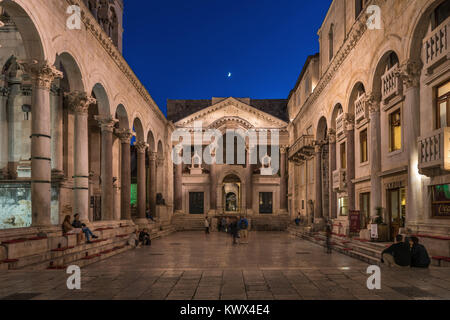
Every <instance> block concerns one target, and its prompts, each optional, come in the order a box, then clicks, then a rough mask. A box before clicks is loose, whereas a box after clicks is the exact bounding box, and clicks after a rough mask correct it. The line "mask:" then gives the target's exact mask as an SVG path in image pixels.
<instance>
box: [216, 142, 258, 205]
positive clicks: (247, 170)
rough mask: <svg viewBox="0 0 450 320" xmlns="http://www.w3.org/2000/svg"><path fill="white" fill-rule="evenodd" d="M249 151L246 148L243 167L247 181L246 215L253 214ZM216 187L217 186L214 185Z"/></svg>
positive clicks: (251, 173) (251, 166)
mask: <svg viewBox="0 0 450 320" xmlns="http://www.w3.org/2000/svg"><path fill="white" fill-rule="evenodd" d="M251 152H252V151H251V150H250V149H249V148H247V157H246V158H247V159H246V161H247V162H246V167H245V177H246V180H247V183H246V196H247V197H246V198H247V199H246V202H247V204H246V207H247V213H248V214H253V164H251ZM216 185H217V184H216Z"/></svg>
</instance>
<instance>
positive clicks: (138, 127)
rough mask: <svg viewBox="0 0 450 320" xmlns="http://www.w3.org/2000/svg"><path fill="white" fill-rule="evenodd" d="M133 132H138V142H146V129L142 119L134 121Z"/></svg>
mask: <svg viewBox="0 0 450 320" xmlns="http://www.w3.org/2000/svg"><path fill="white" fill-rule="evenodd" d="M133 130H134V132H136V140H137V141H145V137H144V128H143V126H142V122H141V119H140V118H134V120H133Z"/></svg>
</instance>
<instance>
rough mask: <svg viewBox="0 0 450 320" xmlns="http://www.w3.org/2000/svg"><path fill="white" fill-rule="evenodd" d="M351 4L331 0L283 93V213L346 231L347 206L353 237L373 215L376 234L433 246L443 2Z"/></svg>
mask: <svg viewBox="0 0 450 320" xmlns="http://www.w3.org/2000/svg"><path fill="white" fill-rule="evenodd" d="M357 3H358V1H353V0H352V1H350V0H335V1H333V3H332V4H331V6H330V9H329V11H328V14H327V16H326V17H325V20H324V21H323V24H322V27H321V28H320V30H319V32H318V35H319V43H320V53H318V54H316V55H314V56H311V57H310V58H308V60H307V62H306V64H305V66H304V69H303V71H302V74H301V75H300V77H299V80H298V82H297V84H296V86H295V88H294V89H293V90H292V91H291V93H290V95H289V103H288V110H289V117H290V120H291V122H290V124H289V136H290V150H289V159H290V162H289V177H290V180H289V205H290V214H291V216H292V217H295V216H297V214H298V213H300V214H301V215H302V216H304V220H305V221H306V222H307V223H308V224H312V225H315V226H320V225H321V224H322V222H323V221H324V219H328V218H330V219H332V220H333V224H334V226H335V232H337V233H346V234H348V233H349V232H350V212H351V211H353V210H356V211H359V213H360V220H361V221H360V226H359V227H361V228H362V231H361V237H368V234H369V233H368V231H367V229H366V228H367V226H368V225H369V223H370V222H371V221H374V220H375V219H376V218H377V216H378V215H379V214H380V215H381V218H382V220H383V222H384V223H386V225H387V226H386V229H387V232H386V233H387V235H386V239H385V240H387V239H392V238H393V237H394V236H395V234H398V233H410V234H411V233H413V234H419V235H422V236H423V237H424V238H425V237H426V238H427V239H435V240H436V244H435V245H433V244H432V245H431V246H432V247H439V246H441V245H442V240H440V239H439V238H446V237H448V235H449V234H450V216H449V215H448V211H447V209H446V208H447V207H448V205H449V203H448V200H447V198H446V194H445V191H446V190H447V188H448V184H449V183H450V180H449V177H450V176H449V174H448V173H449V172H448V171H447V170H445V169H446V168H447V169H448V167H447V165H446V157H447V153H448V148H446V147H445V142H444V140H443V139H446V138H445V137H446V135H447V133H446V132H447V131H446V124H442V125H441V126H437V124H436V123H437V118H439V117H438V116H437V115H439V113H437V111H436V108H437V105H436V99H437V98H438V96H437V90H438V87H439V86H440V85H442V84H443V83H446V82H447V81H448V80H449V78H450V68H449V64H448V59H447V57H448V47H447V46H446V45H445V43H447V40H448V39H447V31H446V30H447V28H448V21H449V20H448V17H449V1H431V0H420V1H412V2H411V1H393V0H392V1H365V5H364V6H363V9H362V10H361V11H360V12H357V11H356V10H357ZM377 8H379V9H380V10H377ZM373 19H375V20H373ZM378 19H380V27H381V28H379V29H378V28H377V26H376V22H378ZM442 90H445V89H442ZM445 112H448V111H445V110H442V112H441V115H442V114H444V113H445ZM444 117H445V116H444ZM447 125H448V123H447ZM439 190H440V191H441V192H440V193H439V194H437V193H438V191H439ZM438 215H439V216H438ZM379 222H380V221H379ZM439 241H441V242H439ZM445 243H446V246H447V247H448V241H447V242H445ZM444 251H446V252H447V251H448V248H447V250H444Z"/></svg>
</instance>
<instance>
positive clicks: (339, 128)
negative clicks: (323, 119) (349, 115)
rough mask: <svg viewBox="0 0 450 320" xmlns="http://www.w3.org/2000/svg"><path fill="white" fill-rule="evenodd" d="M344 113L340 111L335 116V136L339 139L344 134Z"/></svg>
mask: <svg viewBox="0 0 450 320" xmlns="http://www.w3.org/2000/svg"><path fill="white" fill-rule="evenodd" d="M344 122H345V113H340V114H339V115H338V116H337V117H336V137H337V138H338V139H339V138H341V137H342V136H343V135H344Z"/></svg>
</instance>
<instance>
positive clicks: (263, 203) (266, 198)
mask: <svg viewBox="0 0 450 320" xmlns="http://www.w3.org/2000/svg"><path fill="white" fill-rule="evenodd" d="M272 199H273V194H272V192H260V193H259V213H262V214H271V213H272V212H273V208H272V203H273V201H272Z"/></svg>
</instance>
